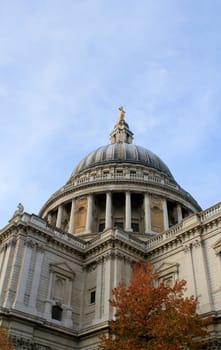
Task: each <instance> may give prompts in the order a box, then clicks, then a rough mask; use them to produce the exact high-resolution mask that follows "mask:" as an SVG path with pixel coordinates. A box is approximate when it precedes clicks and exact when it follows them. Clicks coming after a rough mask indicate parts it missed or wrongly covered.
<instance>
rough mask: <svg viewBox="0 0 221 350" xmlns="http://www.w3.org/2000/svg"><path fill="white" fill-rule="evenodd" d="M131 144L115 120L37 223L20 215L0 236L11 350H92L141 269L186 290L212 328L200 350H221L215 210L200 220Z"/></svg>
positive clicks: (1, 312) (0, 311)
mask: <svg viewBox="0 0 221 350" xmlns="http://www.w3.org/2000/svg"><path fill="white" fill-rule="evenodd" d="M132 136H133V134H132V132H131V131H130V130H129V126H128V124H127V123H126V122H125V121H124V119H123V117H122V116H121V119H120V121H119V122H118V123H117V124H116V125H115V127H114V131H113V132H112V133H111V142H112V143H111V145H109V146H105V147H104V148H99V149H98V151H95V152H92V154H90V155H89V156H88V157H86V158H85V159H84V160H83V161H82V162H81V163H80V164H79V166H78V167H77V168H76V169H75V171H74V172H73V173H72V175H71V178H70V179H69V180H68V182H67V183H66V184H65V185H64V186H63V187H62V188H61V189H60V190H58V191H57V192H56V193H55V194H54V195H52V196H51V197H50V198H49V200H48V201H47V202H46V204H45V205H44V206H43V208H42V209H41V211H40V214H39V215H34V214H32V215H30V214H28V213H26V212H24V211H23V208H22V207H19V210H18V211H16V212H15V214H14V215H13V217H12V219H11V220H10V221H9V224H8V225H7V226H5V227H4V228H3V229H2V230H1V231H0V324H3V325H4V326H5V327H7V328H8V329H9V331H10V334H11V337H12V339H13V342H14V344H15V345H16V349H18V350H29V349H30V350H31V349H32V350H33V349H36V350H55V349H56V350H75V349H76V350H77V349H78V350H97V349H98V346H99V336H100V335H101V334H102V333H103V332H107V331H108V322H109V320H110V319H112V317H113V309H112V308H111V307H110V304H109V302H108V300H109V299H110V298H111V290H112V289H113V287H115V286H116V285H117V284H118V283H119V282H125V283H128V282H129V281H130V278H131V274H132V265H133V263H134V262H135V261H138V260H140V259H143V260H149V261H151V262H152V263H153V264H154V265H155V266H156V267H157V268H158V269H159V270H160V271H161V278H164V279H166V281H167V283H174V282H175V281H176V280H177V279H185V280H187V294H188V295H191V294H194V295H195V296H197V297H198V299H199V307H198V312H199V313H200V314H201V315H202V316H207V315H210V316H212V318H213V323H212V324H211V326H210V336H209V339H208V340H207V345H206V347H205V349H214V350H216V349H221V345H220V342H221V321H220V317H221V279H220V278H219V276H220V275H221V255H220V254H221V203H218V204H216V205H214V206H213V207H211V208H209V209H207V210H205V211H201V209H200V207H199V205H198V204H197V202H196V201H195V200H194V199H193V198H192V197H191V196H190V195H189V194H188V193H187V192H186V191H184V190H183V189H182V188H181V187H180V186H179V185H178V184H177V183H176V181H175V180H174V178H173V176H172V174H171V173H170V171H169V169H168V168H167V167H166V165H165V164H164V163H163V162H162V161H161V160H160V159H159V158H158V157H157V156H155V155H154V154H152V153H151V152H150V151H147V150H145V149H143V148H140V147H138V146H136V147H130V145H131V143H132ZM128 145H129V146H128ZM110 147H111V148H110ZM101 159H102V161H101Z"/></svg>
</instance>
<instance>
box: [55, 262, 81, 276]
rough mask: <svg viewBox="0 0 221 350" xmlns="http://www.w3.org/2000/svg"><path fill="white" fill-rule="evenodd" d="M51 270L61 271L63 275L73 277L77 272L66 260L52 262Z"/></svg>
mask: <svg viewBox="0 0 221 350" xmlns="http://www.w3.org/2000/svg"><path fill="white" fill-rule="evenodd" d="M50 271H51V272H55V273H59V274H61V275H63V276H66V277H69V278H72V279H73V278H74V276H75V272H74V271H73V269H72V268H71V267H70V266H69V265H68V264H67V263H66V262H62V263H56V264H50Z"/></svg>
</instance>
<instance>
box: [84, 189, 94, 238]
mask: <svg viewBox="0 0 221 350" xmlns="http://www.w3.org/2000/svg"><path fill="white" fill-rule="evenodd" d="M92 212H93V196H92V194H89V196H88V203H87V220H86V233H91V225H92Z"/></svg>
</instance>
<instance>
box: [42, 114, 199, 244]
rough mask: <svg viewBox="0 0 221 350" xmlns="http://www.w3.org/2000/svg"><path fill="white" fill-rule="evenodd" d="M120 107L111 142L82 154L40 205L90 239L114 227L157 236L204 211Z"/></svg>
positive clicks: (55, 221) (53, 220) (53, 219)
mask: <svg viewBox="0 0 221 350" xmlns="http://www.w3.org/2000/svg"><path fill="white" fill-rule="evenodd" d="M119 110H120V115H119V121H118V123H117V124H116V125H115V126H114V130H113V131H112V132H111V134H110V144H108V145H104V146H101V147H99V148H97V149H96V150H94V151H92V152H91V153H89V154H88V155H87V156H86V157H85V158H83V159H82V160H81V161H80V163H79V164H78V165H77V167H76V168H75V169H74V171H73V172H72V174H71V177H70V178H69V180H68V181H67V182H66V184H65V185H64V186H63V187H62V188H60V189H59V190H58V191H56V192H55V193H54V194H53V195H52V196H51V197H50V198H49V199H48V201H47V202H46V203H45V205H44V206H43V208H42V209H41V211H40V216H41V217H42V218H46V219H47V220H48V222H49V224H50V225H52V226H56V227H57V228H59V229H62V230H64V231H65V232H69V233H74V234H77V235H82V237H84V238H85V237H86V239H91V238H92V237H94V234H97V233H100V232H103V230H106V229H109V228H111V227H120V228H122V229H124V230H125V231H127V232H134V233H135V235H136V234H137V235H145V234H147V235H149V234H151V235H152V234H156V233H161V232H163V231H164V230H167V229H168V228H169V227H170V226H172V225H175V224H177V223H180V222H181V220H182V219H183V218H185V217H186V216H188V215H190V214H192V213H194V212H197V211H199V210H200V207H199V205H198V203H197V202H196V201H195V200H194V198H192V196H191V195H190V194H189V193H188V192H186V191H185V190H183V189H182V188H181V187H180V186H179V184H178V183H177V182H176V181H175V179H174V177H173V175H172V174H171V172H170V170H169V168H168V167H167V165H166V164H165V163H164V162H163V161H162V160H161V159H160V158H159V157H158V156H157V155H156V154H154V153H153V152H151V151H149V150H147V149H146V148H144V147H141V146H137V145H135V144H133V143H132V141H133V133H132V132H131V130H130V129H129V125H128V124H127V123H126V122H125V120H124V113H125V112H124V111H123V109H122V108H120V109H119Z"/></svg>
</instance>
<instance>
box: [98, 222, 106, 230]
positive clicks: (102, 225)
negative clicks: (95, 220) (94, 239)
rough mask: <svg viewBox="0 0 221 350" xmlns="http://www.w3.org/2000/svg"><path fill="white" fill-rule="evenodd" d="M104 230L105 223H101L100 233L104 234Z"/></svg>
mask: <svg viewBox="0 0 221 350" xmlns="http://www.w3.org/2000/svg"><path fill="white" fill-rule="evenodd" d="M104 229H105V223H104V222H101V223H100V224H99V232H103V231H104Z"/></svg>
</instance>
